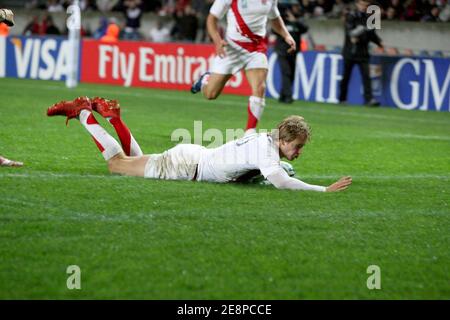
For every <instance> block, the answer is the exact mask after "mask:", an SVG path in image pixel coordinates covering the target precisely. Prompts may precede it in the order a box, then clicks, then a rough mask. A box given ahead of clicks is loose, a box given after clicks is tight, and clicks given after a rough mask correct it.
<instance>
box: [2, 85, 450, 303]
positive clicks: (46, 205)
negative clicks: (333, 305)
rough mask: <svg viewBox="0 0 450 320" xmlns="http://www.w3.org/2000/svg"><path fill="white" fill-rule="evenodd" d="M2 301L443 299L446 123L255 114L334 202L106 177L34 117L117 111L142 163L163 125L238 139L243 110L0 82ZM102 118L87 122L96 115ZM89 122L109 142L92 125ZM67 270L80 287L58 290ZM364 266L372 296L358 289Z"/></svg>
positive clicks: (74, 136) (89, 152) (147, 94)
mask: <svg viewBox="0 0 450 320" xmlns="http://www.w3.org/2000/svg"><path fill="white" fill-rule="evenodd" d="M0 88H1V89H0V144H1V149H0V154H2V155H4V156H6V157H8V158H11V159H16V160H21V161H24V162H25V166H24V167H23V168H15V169H13V168H0V183H1V190H0V298H1V299H22V298H26V299H28V298H31V299H108V298H112V299H120V298H124V299H138V298H142V299H449V298H450V282H449V280H450V277H449V274H450V273H449V271H450V267H449V266H450V254H449V253H450V250H449V249H450V238H449V235H450V221H449V215H450V208H449V199H450V170H449V169H450V114H449V113H444V112H441V113H437V112H420V111H402V110H394V109H390V108H378V109H369V108H364V107H359V106H352V107H350V106H348V107H341V106H336V105H327V104H319V103H307V102H295V103H294V104H293V105H282V104H279V103H278V102H277V101H275V100H271V99H269V100H268V101H267V108H266V110H265V114H264V116H263V120H262V121H261V123H260V125H259V128H265V129H270V128H273V127H274V126H276V124H277V123H278V122H279V121H280V120H281V119H282V118H283V117H285V116H287V115H290V114H300V115H303V116H304V117H305V118H306V120H307V121H308V122H309V123H310V125H311V127H312V129H313V138H312V141H311V143H310V144H308V145H307V146H306V147H305V150H304V152H303V155H302V156H301V157H300V158H299V159H297V161H295V162H293V165H294V167H295V169H296V171H297V174H298V175H299V176H300V177H301V178H302V179H303V180H304V181H306V182H309V183H314V184H322V185H328V184H330V183H332V182H333V181H334V180H336V179H337V178H339V177H340V176H344V175H351V176H352V177H353V185H352V186H351V187H350V188H349V189H348V190H346V191H345V192H342V193H330V194H324V193H314V192H293V191H279V190H275V189H274V188H272V187H269V186H256V185H255V186H252V185H233V184H227V185H221V184H208V183H194V182H179V181H178V182H174V181H155V180H148V179H142V178H131V177H121V176H113V175H110V174H109V173H108V170H107V167H106V165H105V162H104V160H103V158H102V157H101V155H100V153H99V152H98V150H97V148H96V146H95V145H94V143H93V142H92V139H91V138H90V136H89V135H88V134H87V133H86V132H85V130H84V129H83V128H82V126H81V125H80V124H79V123H78V122H77V121H76V120H71V121H70V122H69V126H68V127H66V126H65V124H64V123H65V119H64V118H63V117H54V118H48V117H46V115H45V111H46V108H47V107H48V106H50V105H51V104H53V103H55V102H57V101H59V100H63V99H73V98H74V97H76V96H79V95H88V96H96V95H100V96H106V97H110V98H117V99H119V100H120V102H121V106H122V111H123V112H122V115H123V119H124V121H125V122H126V123H127V124H128V126H129V127H130V128H131V131H132V132H133V134H134V136H135V137H136V139H137V141H138V142H139V143H140V145H141V147H142V149H143V150H144V152H145V153H159V152H162V151H163V150H165V149H167V148H169V147H172V146H174V145H175V144H176V143H175V142H172V141H171V140H170V134H171V133H172V131H173V130H174V129H176V128H186V129H188V130H190V131H191V132H193V122H194V120H202V121H203V130H206V129H208V128H218V129H220V130H222V131H225V129H227V128H242V127H243V126H244V125H245V121H246V117H247V115H246V99H247V98H246V97H238V96H226V95H224V96H222V97H220V98H219V99H218V100H216V101H206V100H204V99H202V98H201V97H200V96H199V95H197V96H193V95H191V94H190V93H189V92H181V91H164V90H149V89H137V88H122V87H113V86H101V85H86V84H82V85H80V86H79V87H78V88H76V89H74V90H69V89H66V88H65V87H64V84H63V83H57V82H45V81H33V80H13V79H0ZM97 118H98V119H99V120H100V117H97ZM101 123H102V124H105V127H106V128H107V130H108V131H109V132H112V133H113V132H114V131H113V130H112V128H111V126H109V125H108V124H107V123H106V122H105V121H104V120H101ZM69 265H78V266H79V267H80V268H81V290H69V289H67V287H66V280H67V278H68V276H69V275H68V274H67V273H66V268H67V267H68V266H69ZM370 265H377V266H379V267H380V270H381V289H380V290H369V289H368V288H367V285H366V283H367V279H368V277H369V276H370V275H371V274H368V273H367V268H368V266H370Z"/></svg>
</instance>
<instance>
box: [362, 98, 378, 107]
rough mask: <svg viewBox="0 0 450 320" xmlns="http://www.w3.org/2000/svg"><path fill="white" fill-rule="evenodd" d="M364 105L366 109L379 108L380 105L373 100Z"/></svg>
mask: <svg viewBox="0 0 450 320" xmlns="http://www.w3.org/2000/svg"><path fill="white" fill-rule="evenodd" d="M365 105H366V106H367V107H379V106H380V103H379V102H378V101H377V100H375V99H370V100H369V101H367V102H366V103H365Z"/></svg>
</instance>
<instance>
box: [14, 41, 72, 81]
mask: <svg viewBox="0 0 450 320" xmlns="http://www.w3.org/2000/svg"><path fill="white" fill-rule="evenodd" d="M8 42H9V43H8V50H7V52H8V56H7V62H6V64H7V66H6V68H7V75H9V76H14V75H15V76H16V77H18V78H31V79H40V80H63V77H65V76H66V75H67V74H68V73H69V71H70V69H69V61H70V59H69V58H70V51H69V43H68V41H66V40H62V39H59V38H25V37H10V38H9V41H8ZM11 47H12V48H11ZM11 51H12V52H11ZM11 56H12V57H11ZM11 58H13V59H11Z"/></svg>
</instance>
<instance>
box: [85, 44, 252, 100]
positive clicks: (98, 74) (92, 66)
mask: <svg viewBox="0 0 450 320" xmlns="http://www.w3.org/2000/svg"><path fill="white" fill-rule="evenodd" d="M82 48H83V50H82V60H81V82H90V83H108V84H114V85H120V86H126V87H130V86H132V87H148V88H162V89H175V90H189V89H190V87H191V84H192V82H193V81H194V80H195V79H197V78H198V77H199V76H200V75H201V74H202V73H204V72H205V71H208V70H209V69H210V66H211V64H212V62H213V59H214V57H215V50H214V46H212V45H206V44H184V43H150V42H132V41H121V42H118V43H105V42H101V41H98V40H83V44H82ZM224 92H225V93H233V94H241V95H250V94H251V90H250V86H249V84H248V82H247V80H246V79H245V76H244V73H243V72H242V71H241V72H239V73H237V74H236V75H235V76H234V77H233V78H231V79H230V81H228V83H227V85H226V87H225V89H224Z"/></svg>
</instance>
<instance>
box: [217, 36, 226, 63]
mask: <svg viewBox="0 0 450 320" xmlns="http://www.w3.org/2000/svg"><path fill="white" fill-rule="evenodd" d="M226 46H227V42H226V41H225V40H223V39H221V40H220V41H219V42H218V43H217V44H216V54H217V55H218V56H219V57H221V58H224V57H225V56H226V55H227V54H226V52H225V47H226Z"/></svg>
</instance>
